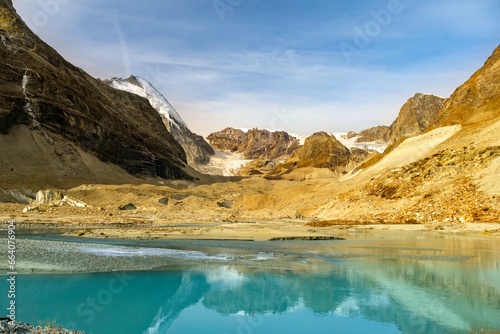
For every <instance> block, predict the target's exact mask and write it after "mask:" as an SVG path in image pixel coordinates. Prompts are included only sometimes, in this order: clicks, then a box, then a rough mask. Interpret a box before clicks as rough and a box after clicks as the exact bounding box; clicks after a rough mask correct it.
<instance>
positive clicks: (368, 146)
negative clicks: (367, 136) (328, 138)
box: [332, 132, 389, 153]
mask: <svg viewBox="0 0 500 334" xmlns="http://www.w3.org/2000/svg"><path fill="white" fill-rule="evenodd" d="M332 135H334V136H335V138H337V140H338V141H339V142H341V143H342V145H344V146H345V147H347V148H348V149H352V148H353V147H356V148H359V149H362V150H374V151H377V152H379V153H384V151H385V149H386V148H387V146H389V145H388V144H386V143H378V142H374V141H372V142H361V143H357V142H356V140H357V139H358V136H355V137H352V138H349V139H348V138H347V133H346V132H334V133H332Z"/></svg>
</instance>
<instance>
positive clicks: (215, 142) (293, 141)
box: [207, 128, 300, 159]
mask: <svg viewBox="0 0 500 334" xmlns="http://www.w3.org/2000/svg"><path fill="white" fill-rule="evenodd" d="M207 139H208V141H209V142H210V144H211V145H212V146H213V147H214V148H216V149H218V150H222V151H230V152H237V153H241V154H243V156H244V157H245V159H275V158H278V157H281V156H283V155H285V154H290V153H292V152H293V151H294V150H295V149H297V147H299V145H300V142H299V140H298V139H297V138H295V137H293V136H291V135H290V134H288V133H286V132H284V131H274V132H271V131H269V130H261V129H251V130H248V131H247V132H244V131H243V130H239V129H233V128H226V129H224V130H222V131H219V132H214V133H212V134H210V135H209V136H208V137H207Z"/></svg>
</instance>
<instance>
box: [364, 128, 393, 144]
mask: <svg viewBox="0 0 500 334" xmlns="http://www.w3.org/2000/svg"><path fill="white" fill-rule="evenodd" d="M389 138H390V128H389V127H388V126H385V125H381V126H375V127H373V128H369V129H366V130H363V131H361V132H360V133H359V134H358V138H357V139H356V142H358V143H366V142H389Z"/></svg>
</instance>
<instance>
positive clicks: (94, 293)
mask: <svg viewBox="0 0 500 334" xmlns="http://www.w3.org/2000/svg"><path fill="white" fill-rule="evenodd" d="M39 238H40V237H39ZM55 239H58V238H55ZM59 240H65V239H64V238H62V237H61V238H59ZM71 241H74V242H83V245H86V243H89V242H90V241H77V240H73V239H71ZM92 242H94V243H92V246H86V247H85V248H82V249H84V251H85V252H92V253H93V254H99V255H98V256H104V257H113V258H114V259H116V261H125V260H128V259H130V258H131V257H138V256H140V254H149V255H150V256H155V254H164V253H165V251H170V250H174V251H175V252H174V253H172V254H170V253H168V254H169V255H168V256H177V257H186V259H187V258H188V257H189V259H191V262H189V263H188V264H187V265H183V266H179V265H175V266H166V267H162V268H157V269H156V270H143V271H128V272H111V273H78V274H22V275H18V276H17V292H18V293H17V299H16V302H17V305H18V308H17V318H18V320H19V321H21V322H28V323H31V324H34V325H37V324H39V323H42V324H46V323H49V322H54V321H55V323H57V324H58V325H60V326H64V327H67V328H72V329H79V330H84V331H87V332H89V333H95V334H99V333H217V334H225V333H228V334H229V333H235V334H240V333H242V334H249V333H273V334H274V333H308V332H309V333H471V332H472V333H474V332H475V331H477V332H479V331H480V330H481V329H486V330H500V242H499V240H498V239H497V238H493V237H487V236H485V237H465V236H444V235H443V236H440V235H437V234H435V233H434V234H430V233H429V234H425V233H423V234H422V233H420V232H419V233H402V232H398V233H387V234H384V233H381V232H379V234H376V233H375V234H366V235H365V234H357V235H355V236H353V239H352V240H346V241H321V242H314V241H289V242H234V241H233V242H229V241H227V242H224V241H219V242H216V241H188V242H186V241H169V242H165V241H155V242H147V241H110V240H106V241H101V242H103V244H101V245H98V246H96V245H95V242H99V241H96V240H93V241H92ZM160 250H162V251H160ZM151 254H153V255H151ZM193 254H196V256H200V254H206V255H207V256H209V257H210V259H212V258H214V259H216V260H214V261H212V260H211V261H206V260H202V261H199V263H197V262H196V261H194V262H193V261H192V259H193ZM216 255H218V256H216ZM222 255H224V256H222ZM158 256H163V255H158ZM238 258H240V259H244V260H245V261H243V262H242V261H237V260H236V259H238ZM280 258H283V259H285V261H284V262H286V265H285V266H283V265H279V264H280V263H282V262H279V261H278V262H276V263H277V264H276V268H273V267H272V266H271V267H270V266H269V265H266V263H268V262H269V261H273V260H274V261H276V259H280ZM271 263H272V264H273V265H274V262H271ZM4 277H5V276H4ZM6 290H7V283H6V280H5V279H2V281H1V283H0V291H1V293H2V294H6V293H5V292H6ZM0 306H1V307H2V309H3V310H5V308H6V307H7V303H6V298H4V296H2V298H1V305H0Z"/></svg>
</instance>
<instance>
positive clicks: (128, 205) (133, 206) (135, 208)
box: [118, 203, 137, 210]
mask: <svg viewBox="0 0 500 334" xmlns="http://www.w3.org/2000/svg"><path fill="white" fill-rule="evenodd" d="M118 209H120V210H137V207H136V206H135V205H134V204H133V203H129V204H126V205H122V206H120V207H118Z"/></svg>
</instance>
